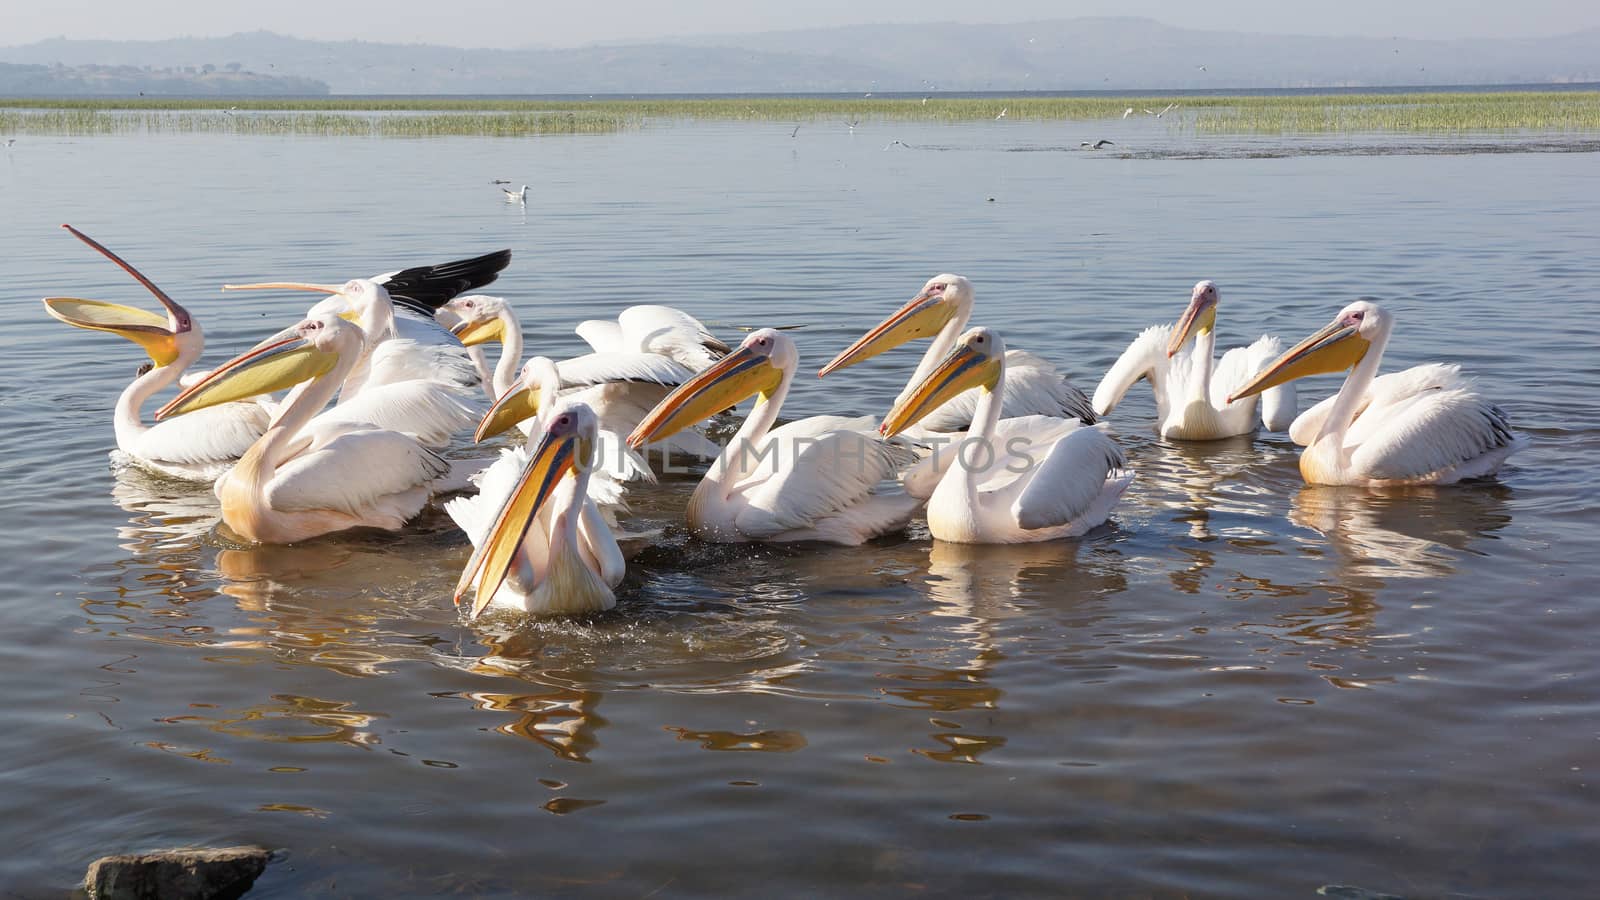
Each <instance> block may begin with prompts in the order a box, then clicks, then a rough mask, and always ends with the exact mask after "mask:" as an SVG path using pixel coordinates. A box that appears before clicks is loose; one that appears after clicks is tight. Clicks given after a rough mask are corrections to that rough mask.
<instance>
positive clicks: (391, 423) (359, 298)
mask: <svg viewBox="0 0 1600 900" xmlns="http://www.w3.org/2000/svg"><path fill="white" fill-rule="evenodd" d="M510 260H511V251H509V250H501V251H498V252H496V253H489V254H485V255H483V256H479V257H474V258H472V259H464V260H458V261H455V262H449V263H442V264H440V265H435V266H418V267H416V268H411V269H403V270H401V271H398V272H390V273H387V274H384V275H379V276H376V277H374V278H354V279H351V280H349V281H347V282H345V283H344V284H342V285H328V284H310V283H306V282H265V283H258V284H244V285H224V289H226V290H272V289H283V290H304V291H313V292H317V293H324V294H328V295H329V296H328V297H327V299H325V300H322V301H321V302H319V303H317V304H316V305H314V306H312V307H311V309H310V310H309V311H308V312H307V313H306V317H307V318H315V317H318V316H322V315H337V316H340V317H343V318H346V319H351V320H353V321H355V322H356V324H358V325H360V326H361V329H362V332H363V333H364V334H365V336H366V340H365V343H364V347H365V349H364V350H363V352H362V356H361V358H360V359H359V360H357V361H356V363H355V366H354V367H353V368H352V369H351V370H350V374H349V375H348V376H347V377H346V378H345V380H344V384H343V385H342V386H341V387H340V390H339V405H341V406H343V405H347V404H349V403H352V402H355V401H356V400H358V399H360V400H362V401H363V407H362V408H360V409H358V410H351V411H350V414H351V415H352V416H357V417H359V418H360V419H361V420H362V421H365V422H367V423H370V424H374V425H378V426H380V427H382V428H386V429H391V430H395V431H402V432H405V433H407V434H412V435H415V436H416V437H418V438H419V439H420V440H422V441H423V442H424V443H426V444H428V445H429V446H433V447H442V446H444V445H445V444H446V443H448V442H449V440H450V437H451V436H452V435H453V434H455V433H456V432H457V431H459V430H461V429H462V428H464V427H466V426H467V425H469V424H471V422H472V420H473V418H475V416H474V414H473V411H472V409H471V408H470V407H468V406H466V405H464V403H463V400H464V399H465V398H466V397H468V396H470V395H472V394H475V393H476V392H477V391H478V389H479V383H480V378H479V375H478V370H477V368H476V366H474V365H473V362H472V359H471V358H470V357H469V356H468V354H467V350H466V348H465V347H463V346H462V344H461V341H460V340H459V339H457V338H456V336H455V335H453V334H451V333H450V330H449V328H447V327H446V326H445V325H443V324H442V323H440V322H439V321H438V320H437V319H436V318H435V313H436V312H437V311H438V310H439V309H440V308H441V307H443V306H444V305H445V304H446V303H447V302H448V301H449V300H451V299H452V298H454V297H456V296H457V295H459V294H461V293H462V292H463V291H467V290H471V289H473V288H475V287H481V286H482V285H485V284H488V283H490V282H492V281H494V280H495V279H496V278H497V277H498V275H499V272H500V270H501V269H503V268H505V267H506V265H507V264H508V263H509V262H510ZM402 385H403V386H402ZM377 388H388V389H387V390H385V391H384V392H383V395H382V396H381V397H378V396H369V397H363V396H362V395H363V394H364V393H365V392H368V391H371V390H374V389H377Z"/></svg>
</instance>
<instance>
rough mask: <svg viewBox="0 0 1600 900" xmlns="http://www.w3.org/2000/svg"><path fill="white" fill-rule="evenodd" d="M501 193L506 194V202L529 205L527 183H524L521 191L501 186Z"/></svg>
mask: <svg viewBox="0 0 1600 900" xmlns="http://www.w3.org/2000/svg"><path fill="white" fill-rule="evenodd" d="M500 193H502V194H505V195H506V202H507V203H520V204H522V205H523V206H527V205H528V186H527V185H523V186H522V190H520V191H513V190H510V189H509V188H501V189H500Z"/></svg>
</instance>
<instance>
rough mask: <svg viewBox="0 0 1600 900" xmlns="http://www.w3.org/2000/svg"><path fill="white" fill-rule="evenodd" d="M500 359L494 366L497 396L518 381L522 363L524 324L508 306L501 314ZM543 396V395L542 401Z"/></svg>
mask: <svg viewBox="0 0 1600 900" xmlns="http://www.w3.org/2000/svg"><path fill="white" fill-rule="evenodd" d="M499 317H500V325H501V336H500V359H499V361H497V362H496V363H495V364H494V393H495V396H499V395H501V394H504V393H505V392H506V391H507V390H508V389H510V387H511V386H512V385H513V384H516V381H517V366H518V365H519V364H520V363H521V362H522V323H521V322H518V321H517V317H516V315H515V314H514V313H512V312H511V307H510V306H506V307H504V308H502V309H501V310H500V312H499ZM542 400H543V395H542V393H541V401H542Z"/></svg>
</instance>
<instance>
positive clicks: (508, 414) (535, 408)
mask: <svg viewBox="0 0 1600 900" xmlns="http://www.w3.org/2000/svg"><path fill="white" fill-rule="evenodd" d="M491 299H494V298H491ZM547 385H548V386H549V387H550V389H551V390H557V389H559V388H560V387H561V373H560V372H559V371H558V370H557V369H556V364H555V363H554V362H552V361H551V360H550V359H549V358H548V357H544V356H535V357H534V358H532V359H530V360H528V361H527V362H525V363H523V364H522V374H521V375H519V376H517V381H516V383H515V384H513V385H511V387H509V388H506V391H505V393H503V394H501V395H500V396H499V397H498V398H496V399H495V401H494V405H493V406H490V407H489V411H488V412H486V413H484V414H483V418H482V419H481V420H480V421H479V422H478V430H477V432H476V433H475V434H473V436H472V439H473V440H474V441H485V440H488V439H489V438H492V437H494V436H495V435H497V434H500V433H501V432H503V431H505V430H506V429H508V428H510V427H511V426H513V425H515V424H517V423H518V422H521V421H523V420H525V419H531V418H533V417H534V416H537V415H538V414H539V395H540V393H542V389H543V388H544V387H546V386H547Z"/></svg>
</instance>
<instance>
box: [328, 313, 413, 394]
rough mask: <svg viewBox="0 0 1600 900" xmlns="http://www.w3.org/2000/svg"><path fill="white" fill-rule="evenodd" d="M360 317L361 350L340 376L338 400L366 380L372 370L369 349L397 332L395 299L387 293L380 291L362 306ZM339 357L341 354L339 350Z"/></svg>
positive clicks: (355, 389) (357, 389) (355, 391)
mask: <svg viewBox="0 0 1600 900" xmlns="http://www.w3.org/2000/svg"><path fill="white" fill-rule="evenodd" d="M359 318H360V321H359V322H357V323H356V324H357V325H359V326H361V330H362V332H363V333H365V335H366V339H365V340H363V341H362V342H361V352H360V353H358V354H356V359H354V360H353V361H352V362H351V363H350V366H349V368H348V370H347V371H346V372H345V374H344V376H342V377H341V378H340V379H339V381H340V386H339V391H338V392H337V393H340V394H341V396H340V400H341V401H343V400H345V399H348V398H349V397H354V396H355V395H356V394H357V393H358V392H359V391H360V390H361V388H362V387H363V386H364V385H365V384H366V381H367V376H368V375H370V374H372V351H373V350H376V349H377V347H378V345H379V344H381V343H383V342H384V341H387V340H389V339H390V338H392V337H395V336H396V335H397V334H398V332H397V331H396V330H395V325H394V302H393V301H392V300H390V299H389V295H388V294H387V293H380V295H379V296H378V298H377V299H376V300H375V301H374V302H373V304H372V306H371V307H369V308H367V309H365V310H363V311H362V314H361V316H360V317H359ZM340 356H341V358H342V357H343V354H340Z"/></svg>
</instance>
